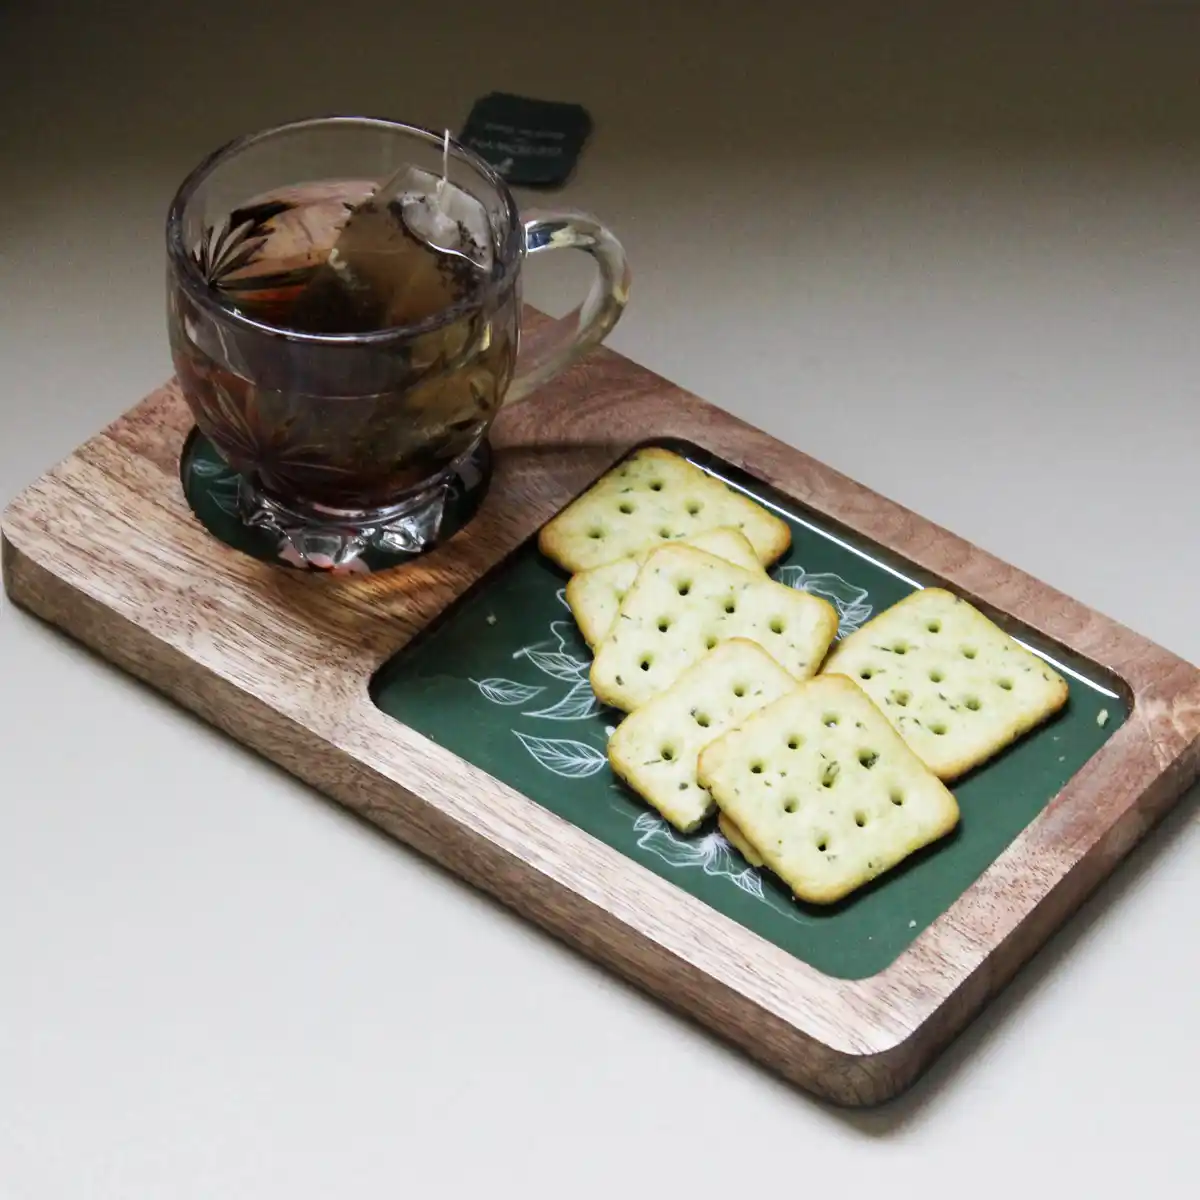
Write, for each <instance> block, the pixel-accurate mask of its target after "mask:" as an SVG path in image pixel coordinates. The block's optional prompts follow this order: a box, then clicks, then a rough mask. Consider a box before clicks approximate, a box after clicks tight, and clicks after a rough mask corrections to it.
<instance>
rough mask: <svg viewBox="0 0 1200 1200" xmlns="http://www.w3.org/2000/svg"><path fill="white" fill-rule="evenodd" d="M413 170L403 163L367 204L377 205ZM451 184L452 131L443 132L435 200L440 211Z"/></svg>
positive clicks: (410, 165)
mask: <svg viewBox="0 0 1200 1200" xmlns="http://www.w3.org/2000/svg"><path fill="white" fill-rule="evenodd" d="M411 170H412V164H411V163H407V162H406V163H401V164H400V166H398V167H397V168H396V169H395V170H394V171H393V172H392V173H391V174H390V175H389V176H388V177H387V178H386V179H385V180H384V181H383V182H382V183H381V184H380V185H379V186H378V187H377V188H376V189H375V190H374V191H373V192H372V193H371V196H370V199H369V200H368V201H367V203H371V204H373V203H375V202H377V201H378V200H380V198H381V197H384V196H386V195H387V194H388V193H389V192H390V191H391V190H392V188H394V187H395V186H396V184H397V183H399V182H400V180H401V178H402V177H403V176H404V175H406V174H408V173H409V172H410V171H411ZM449 182H450V130H449V129H444V130H443V131H442V176H441V178H440V179H439V180H438V181H437V188H436V189H435V191H434V199H435V201H436V203H437V206H438V208H439V209H441V208H444V199H445V195H446V185H447V184H448V183H449Z"/></svg>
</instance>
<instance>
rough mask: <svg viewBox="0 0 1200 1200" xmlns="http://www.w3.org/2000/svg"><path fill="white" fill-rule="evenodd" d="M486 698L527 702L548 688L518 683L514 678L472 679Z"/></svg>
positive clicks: (499, 700)
mask: <svg viewBox="0 0 1200 1200" xmlns="http://www.w3.org/2000/svg"><path fill="white" fill-rule="evenodd" d="M471 682H472V683H473V684H474V685H475V686H476V687H477V688H478V689H479V692H480V694H481V695H482V696H483V698H484V699H485V700H490V701H491V702H492V703H493V704H509V705H513V704H527V703H528V702H529V701H530V700H532V699H533V698H534V697H535V696H537V695H539V694H540V693H542V692H544V691H545V690H546V689H545V688H544V687H541V686H539V685H537V684H530V683H517V682H516V681H515V680H512V679H497V678H492V679H472V680H471Z"/></svg>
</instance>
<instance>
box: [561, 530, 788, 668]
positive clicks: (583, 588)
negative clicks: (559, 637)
mask: <svg viewBox="0 0 1200 1200" xmlns="http://www.w3.org/2000/svg"><path fill="white" fill-rule="evenodd" d="M678 544H679V545H681V546H695V547H696V549H697V550H704V551H706V552H707V553H708V554H714V555H716V557H717V558H723V559H725V561H726V562H731V563H733V564H734V565H735V566H738V567H742V568H743V569H745V570H747V571H754V572H755V573H757V574H760V575H762V574H765V572H764V570H763V567H762V565H761V564H760V563H759V561H758V556H757V555H756V554H755V553H754V547H753V546H751V545H750V543H749V542H748V541H747V540H746V538H745V537H744V536H743V535H742V534H741V533H739V532H738V531H737V530H736V529H733V528H732V527H726V528H721V529H709V530H707V531H706V532H704V533H696V534H693V535H692V536H691V537H686V538H681V539H680V540H679V543H678ZM656 549H658V547H657V546H654V547H651V548H650V549H648V550H642V551H640V552H639V553H637V554H632V555H630V556H629V557H628V558H618V559H617V560H616V561H614V562H610V563H603V564H602V565H601V566H598V567H592V568H591V570H588V571H579V572H577V573H576V574H574V575H572V576H571V578H570V581H569V582H568V583H567V605H568V607H569V608H570V609H571V613H572V615H573V616H574V618H575V623H576V624H577V625H578V626H579V630H580V632H581V633H582V634H583V638H584V641H586V642H587V644H588V645H589V646H591V647H592V648H593V649H594V648H595V647H596V646H598V645H599V644H600V643H601V642H602V641H603V640H604V638H605V635H606V634H607V633H608V631H609V630H610V629H611V628H612V625H613V622H614V621H615V620H616V619H617V610H618V609H619V608H620V607H621V601H622V600H624V599H625V593H626V592H627V591H629V589H630V588H631V587H632V586H633V581H634V580H635V579H636V578H637V573H638V571H639V570H640V569H641V566H642V563H644V562H645V561H646V559H647V558H648V557H649V555H650V554H652V553H653V552H654V550H656Z"/></svg>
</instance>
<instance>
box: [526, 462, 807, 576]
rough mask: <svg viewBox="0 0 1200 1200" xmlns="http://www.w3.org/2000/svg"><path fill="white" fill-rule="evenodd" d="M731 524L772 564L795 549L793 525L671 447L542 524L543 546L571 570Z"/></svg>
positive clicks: (625, 466)
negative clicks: (790, 548) (792, 545)
mask: <svg viewBox="0 0 1200 1200" xmlns="http://www.w3.org/2000/svg"><path fill="white" fill-rule="evenodd" d="M727 525H728V526H732V527H733V528H735V529H738V530H740V531H741V532H742V533H743V534H744V535H745V537H746V540H747V541H748V542H749V543H750V544H751V545H752V546H753V547H754V552H755V554H756V555H757V556H758V559H759V561H760V562H761V563H764V564H768V563H772V562H774V561H775V559H777V558H778V557H779V556H780V555H781V554H782V553H783V552H784V551H785V550H786V549H787V548H788V546H789V545H790V544H791V530H790V529H789V528H788V525H787V522H786V521H783V520H781V519H780V518H779V517H777V516H775V515H774V513H770V512H768V511H767V510H766V509H765V508H763V507H762V506H761V505H759V504H756V503H755V502H754V501H753V500H750V499H748V498H747V497H746V496H743V495H742V494H741V493H740V492H735V491H734V490H733V489H732V488H731V487H729V486H728V485H726V484H724V483H722V482H721V481H720V480H719V479H714V478H713V477H712V476H711V475H709V474H707V473H706V472H704V471H702V470H700V468H699V467H697V466H694V465H693V464H692V463H690V462H688V461H687V459H685V458H681V457H680V456H679V455H678V454H672V453H671V452H670V451H669V450H660V449H657V448H655V447H650V448H648V449H645V450H639V451H637V452H636V453H635V454H632V455H631V456H630V457H629V458H628V459H626V460H625V461H624V462H622V463H620V464H619V465H618V466H616V467H614V468H613V469H612V470H611V471H609V472H608V473H607V474H606V475H604V476H603V477H602V478H601V479H599V480H597V482H596V483H595V484H594V485H593V486H592V487H591V488H589V489H588V490H587V491H586V492H584V494H583V495H582V496H580V497H579V498H578V499H576V500H574V501H572V503H570V504H569V505H567V507H566V508H564V509H563V510H562V512H560V513H559V514H558V515H557V516H556V517H554V518H553V519H552V520H550V521H548V522H547V523H546V524H545V525H543V526H542V530H541V532H540V533H539V534H538V549H540V550H541V552H542V553H543V554H545V555H546V556H547V557H548V558H551V559H553V560H554V561H555V562H556V563H558V565H559V566H561V567H564V568H566V570H568V571H584V570H587V569H588V568H589V567H596V566H599V565H600V564H601V563H606V562H612V561H613V559H617V558H626V557H628V556H629V555H630V554H636V553H637V552H638V551H639V550H645V549H646V548H647V547H648V546H653V545H655V544H657V543H659V542H667V541H675V540H677V539H679V538H685V537H687V536H689V535H690V534H694V533H702V532H704V531H705V530H708V529H718V528H721V527H722V526H727Z"/></svg>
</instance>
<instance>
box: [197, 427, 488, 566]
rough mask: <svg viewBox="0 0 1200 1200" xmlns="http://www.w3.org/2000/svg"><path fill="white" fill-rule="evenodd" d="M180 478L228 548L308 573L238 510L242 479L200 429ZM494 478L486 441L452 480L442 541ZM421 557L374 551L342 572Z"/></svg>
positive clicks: (460, 523) (399, 563)
mask: <svg viewBox="0 0 1200 1200" xmlns="http://www.w3.org/2000/svg"><path fill="white" fill-rule="evenodd" d="M179 474H180V480H181V482H182V484H183V493H184V495H185V496H186V497H187V502H188V504H189V505H190V506H191V509H192V512H194V513H195V514H196V517H197V518H198V519H199V521H200V522H201V523H202V524H203V525H204V527H205V528H206V529H207V530H208V531H209V533H211V534H212V535H213V536H214V537H216V538H219V539H220V540H221V541H223V542H224V543H225V544H226V545H227V546H232V547H233V548H234V549H235V550H240V551H241V552H242V553H243V554H249V555H250V556H251V557H253V558H257V559H259V560H261V561H262V562H272V563H281V564H283V565H285V566H289V567H294V568H296V569H298V570H308V569H309V567H308V566H307V564H306V563H305V562H304V560H303V559H302V558H301V557H300V556H299V554H297V553H296V552H295V550H294V549H292V547H291V546H290V545H289V544H288V542H287V540H286V539H283V538H280V537H279V535H278V534H275V533H271V532H270V531H268V530H266V529H263V528H260V527H252V526H249V525H247V524H245V523H244V522H243V521H242V518H241V516H240V515H239V512H238V489H239V486H240V483H241V477H240V476H239V475H238V473H237V472H236V471H235V470H234V469H233V468H232V467H231V466H229V464H228V463H227V462H226V461H225V460H224V459H223V458H222V457H221V456H220V454H218V453H217V450H216V447H215V446H213V444H212V442H210V441H209V440H208V438H206V437H205V436H204V435H203V434H202V433H201V432H200V431H199V430H198V429H193V430H192V432H191V434H190V435H189V437H188V439H187V441H186V442H185V444H184V448H183V454H182V455H181V456H180V465H179ZM491 474H492V455H491V450H490V448H489V447H488V444H487V442H486V441H485V442H482V443H480V446H479V449H478V450H477V451H476V452H475V453H474V454H473V455H472V456H471V457H470V458H468V459H467V460H466V461H465V462H464V463H463V464H462V465H461V466H460V467H459V469H458V472H457V473H456V474H455V475H454V476H453V478H452V479H451V481H450V486H449V489H448V491H447V495H446V507H445V511H444V513H443V516H442V525H441V529H440V531H439V533H438V540H439V541H444V540H445V539H446V538H448V537H451V536H453V534H454V533H456V532H457V531H458V530H459V529H461V528H462V527H463V526H464V525H465V524H466V523H467V522H468V521H470V520H471V518H472V517H473V516H474V515H475V513H476V511H477V510H478V508H479V505H480V504H481V503H482V502H483V497H484V496H485V495H486V493H487V487H488V483H489V482H490V480H491ZM416 557H418V555H416V554H404V553H398V552H397V553H385V552H383V551H381V550H378V549H370V550H367V551H366V552H365V553H363V554H362V555H361V556H359V557H358V558H356V559H354V560H352V561H351V562H350V563H348V564H347V565H346V566H344V567H341V568H339V570H341V571H348V572H352V573H359V574H370V573H371V572H375V571H386V570H390V569H391V568H393V567H398V566H402V565H403V564H404V563H406V562H411V561H412V560H413V559H414V558H416Z"/></svg>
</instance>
